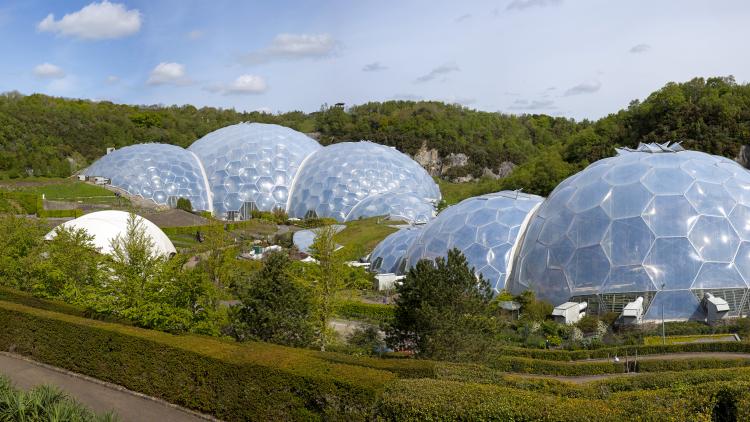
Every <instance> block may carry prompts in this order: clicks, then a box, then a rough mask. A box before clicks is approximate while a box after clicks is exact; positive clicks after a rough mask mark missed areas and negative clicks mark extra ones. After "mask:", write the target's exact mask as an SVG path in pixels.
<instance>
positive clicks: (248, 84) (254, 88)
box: [224, 75, 268, 94]
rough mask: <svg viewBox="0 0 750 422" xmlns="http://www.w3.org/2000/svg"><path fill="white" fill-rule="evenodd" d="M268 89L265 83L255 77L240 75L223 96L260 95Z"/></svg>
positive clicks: (258, 77) (260, 78)
mask: <svg viewBox="0 0 750 422" xmlns="http://www.w3.org/2000/svg"><path fill="white" fill-rule="evenodd" d="M266 89H268V85H267V84H266V81H265V80H264V79H263V78H262V77H260V76H256V75H241V76H239V77H237V79H235V80H234V82H232V83H231V84H229V86H228V87H227V89H226V90H225V91H224V93H225V94H261V93H263V92H265V91H266Z"/></svg>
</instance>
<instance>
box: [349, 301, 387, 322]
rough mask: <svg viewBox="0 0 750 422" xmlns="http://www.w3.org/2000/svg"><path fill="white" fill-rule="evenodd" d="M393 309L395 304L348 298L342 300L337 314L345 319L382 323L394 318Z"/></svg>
mask: <svg viewBox="0 0 750 422" xmlns="http://www.w3.org/2000/svg"><path fill="white" fill-rule="evenodd" d="M393 309H394V308H393V306H389V305H381V304H379V303H365V302H360V301H358V300H346V301H342V302H341V303H340V304H339V306H338V307H337V308H336V314H337V316H339V317H340V318H343V319H350V320H356V321H366V322H371V323H382V322H389V321H391V320H392V319H393Z"/></svg>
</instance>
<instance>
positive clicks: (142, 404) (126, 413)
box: [0, 353, 206, 422]
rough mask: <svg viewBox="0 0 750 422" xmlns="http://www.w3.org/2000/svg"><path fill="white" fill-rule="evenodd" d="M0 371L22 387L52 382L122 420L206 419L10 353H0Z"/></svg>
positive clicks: (165, 421)
mask: <svg viewBox="0 0 750 422" xmlns="http://www.w3.org/2000/svg"><path fill="white" fill-rule="evenodd" d="M0 375H4V376H6V377H8V378H9V379H10V380H11V381H12V382H13V384H14V385H15V386H16V387H17V388H20V389H24V390H28V389H30V388H33V387H35V386H37V385H40V384H51V385H55V386H57V387H59V388H61V389H62V390H63V391H65V392H66V393H68V394H69V395H70V396H71V397H73V398H75V399H76V400H77V401H79V402H80V403H82V404H84V405H85V406H86V407H88V408H90V409H92V410H94V411H95V412H97V413H104V412H109V411H114V412H115V413H116V414H117V416H119V418H120V420H122V421H124V422H130V421H148V422H153V421H157V422H173V421H174V422H177V421H187V422H192V421H196V422H197V421H203V422H205V421H206V419H204V418H201V417H199V416H198V415H196V414H193V413H188V411H185V410H183V409H181V408H178V407H176V406H174V405H170V404H168V403H166V402H164V401H161V400H157V399H153V398H147V397H143V396H141V395H137V394H136V393H133V392H131V391H129V390H126V389H124V388H122V387H119V386H114V385H108V384H106V383H103V382H101V381H96V380H93V379H91V378H88V377H83V376H80V375H72V374H69V373H66V372H65V371H63V370H60V369H57V368H52V367H50V366H48V365H42V364H39V363H37V362H34V361H31V360H28V359H26V358H23V357H20V356H17V355H12V354H10V353H0Z"/></svg>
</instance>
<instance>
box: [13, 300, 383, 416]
mask: <svg viewBox="0 0 750 422" xmlns="http://www.w3.org/2000/svg"><path fill="white" fill-rule="evenodd" d="M0 321H2V327H0V349H2V350H8V351H12V352H14V353H19V354H22V355H27V356H30V357H32V358H33V359H35V360H38V361H41V362H45V363H48V364H51V365H54V366H58V367H61V368H65V369H68V370H71V371H75V372H78V373H82V374H86V375H89V376H92V377H95V378H99V379H102V380H105V381H110V382H113V383H117V384H120V385H123V386H125V387H127V388H129V389H131V390H134V391H139V392H142V393H145V394H148V395H152V396H156V397H160V398H162V399H164V400H167V401H169V402H172V403H176V404H179V405H182V406H185V407H188V408H191V409H195V410H198V411H200V412H205V413H209V414H212V415H215V416H216V417H218V418H221V419H225V420H259V419H261V420H289V419H297V420H303V419H304V420H309V419H320V418H326V419H339V418H346V419H360V420H361V419H367V418H369V416H370V414H371V411H372V408H373V405H374V403H375V401H376V400H377V398H378V397H379V395H380V392H381V391H382V390H383V388H384V387H385V385H386V384H387V383H388V382H389V381H391V380H393V379H395V375H394V374H392V373H390V372H386V371H382V370H377V369H372V368H366V367H363V366H354V365H348V364H344V363H337V362H331V361H327V360H324V359H320V358H319V357H318V355H317V353H316V352H313V351H309V350H302V349H292V348H286V347H282V346H275V345H270V344H265V343H243V344H238V343H234V342H228V341H221V340H218V339H213V338H203V337H197V336H174V335H170V334H166V333H162V332H158V331H150V330H144V329H139V328H135V327H129V326H123V325H118V324H113V323H107V322H101V321H94V320H88V319H83V318H80V317H76V316H72V315H65V314H59V313H54V312H50V311H45V310H41V309H35V308H30V307H27V306H23V305H19V304H14V303H9V302H5V301H0Z"/></svg>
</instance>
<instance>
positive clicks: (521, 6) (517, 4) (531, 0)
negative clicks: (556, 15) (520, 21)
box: [505, 0, 562, 10]
mask: <svg viewBox="0 0 750 422" xmlns="http://www.w3.org/2000/svg"><path fill="white" fill-rule="evenodd" d="M561 2H562V0H513V1H512V2H510V4H508V7H506V8H505V10H526V9H528V8H531V7H545V6H553V5H555V4H559V3H561Z"/></svg>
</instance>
